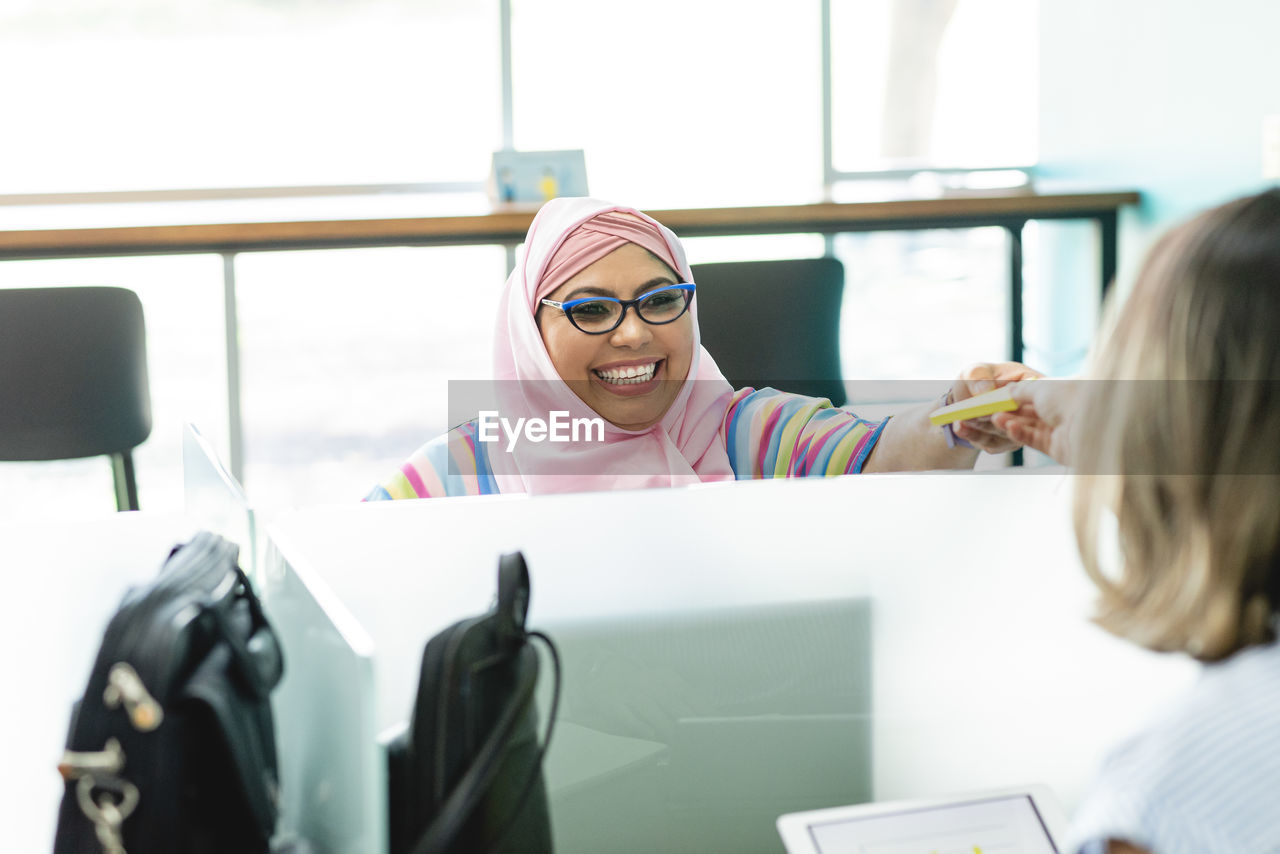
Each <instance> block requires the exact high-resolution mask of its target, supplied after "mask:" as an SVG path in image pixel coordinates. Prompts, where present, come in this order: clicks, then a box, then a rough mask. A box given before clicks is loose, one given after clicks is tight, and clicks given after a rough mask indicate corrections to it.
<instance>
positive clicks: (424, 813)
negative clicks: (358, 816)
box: [387, 552, 560, 854]
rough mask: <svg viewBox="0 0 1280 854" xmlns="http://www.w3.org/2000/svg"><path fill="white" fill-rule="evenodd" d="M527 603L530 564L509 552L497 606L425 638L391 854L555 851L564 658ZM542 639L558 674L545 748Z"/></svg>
mask: <svg viewBox="0 0 1280 854" xmlns="http://www.w3.org/2000/svg"><path fill="white" fill-rule="evenodd" d="M528 608H529V572H528V569H527V568H526V567H525V562H524V557H523V556H521V555H520V554H519V553H518V552H517V553H514V554H509V555H504V556H503V557H502V558H501V560H500V562H499V567H498V601H497V604H496V605H495V606H494V609H493V610H492V611H491V612H489V613H488V614H485V615H483V616H479V617H474V618H472V619H468V620H463V621H461V622H459V623H455V624H454V625H452V626H450V627H449V628H447V629H445V630H444V631H442V632H440V633H439V634H438V635H436V636H435V637H433V638H432V639H431V640H430V641H429V642H428V643H427V646H426V649H425V650H424V651H423V654H422V672H421V675H420V677H419V681H418V696H417V699H416V701H415V703H414V708H413V712H412V714H411V716H410V718H409V727H408V730H407V731H406V732H405V733H404V735H402V736H400V737H399V738H398V739H396V740H395V741H393V742H392V743H391V744H390V745H389V747H388V754H387V757H388V771H389V778H388V798H389V807H390V815H389V826H390V840H391V854H464V852H465V854H517V852H518V853H519V854H550V852H551V850H552V843H551V820H550V815H549V811H548V807H547V793H546V785H545V783H544V782H543V776H542V759H543V756H544V755H545V753H546V749H547V745H548V744H549V743H550V739H551V729H552V726H553V725H554V723H555V716H556V707H557V704H558V700H559V695H560V661H559V656H558V654H557V653H556V649H555V646H554V645H553V644H552V642H551V640H550V639H549V638H548V637H547V636H546V635H544V634H542V633H541V632H535V631H527V630H526V629H525V615H526V613H527V612H528ZM534 637H536V638H538V639H539V640H541V641H542V642H543V643H544V644H545V645H546V646H547V649H548V651H549V652H550V656H551V661H552V665H553V669H554V671H555V674H554V675H555V685H554V688H553V693H552V700H551V708H550V713H549V718H550V720H548V722H547V731H546V735H545V737H544V738H543V740H542V744H539V743H538V733H537V707H536V703H535V702H534V689H535V687H536V686H537V682H538V653H537V651H536V650H535V649H534V647H533V645H532V643H530V638H534Z"/></svg>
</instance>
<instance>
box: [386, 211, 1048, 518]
mask: <svg viewBox="0 0 1280 854" xmlns="http://www.w3.org/2000/svg"><path fill="white" fill-rule="evenodd" d="M696 292H697V285H696V283H695V282H693V276H692V272H691V271H690V268H689V263H688V261H687V260H686V258H685V253H684V248H683V247H682V246H681V244H680V241H679V240H678V239H677V238H676V236H675V234H673V233H672V232H671V231H670V230H669V229H667V228H666V227H665V226H663V225H661V224H660V223H658V222H657V221H655V220H653V219H652V218H650V217H648V216H646V215H645V214H643V213H641V212H639V211H637V210H635V209H633V208H625V207H620V206H617V205H611V204H609V203H607V202H601V201H598V200H595V199H585V198H574V199H555V200H553V201H551V202H548V203H547V204H546V205H545V206H544V207H543V208H542V209H541V210H540V211H539V212H538V215H537V216H536V217H535V218H534V221H533V224H532V225H531V226H530V228H529V234H528V237H527V239H526V241H525V254H524V258H523V260H522V262H521V263H520V264H519V265H517V267H516V269H515V270H514V271H513V272H512V274H511V276H510V278H509V279H508V280H507V286H506V290H505V291H504V293H503V296H502V301H501V304H500V307H499V311H498V323H497V329H496V334H495V339H494V380H495V382H494V388H493V390H492V395H491V396H492V399H494V400H496V401H497V405H496V407H497V408H496V409H484V410H482V411H481V412H480V413H479V417H476V418H472V419H471V420H468V421H466V422H465V423H463V424H461V425H459V426H457V427H455V428H454V429H453V430H450V431H449V433H447V434H446V435H444V436H441V437H439V438H437V439H434V440H432V441H431V442H428V443H427V444H426V445H424V446H423V447H422V448H421V449H419V450H418V451H417V452H416V453H415V454H414V455H413V456H412V457H411V458H410V459H409V460H408V461H407V462H406V463H405V464H404V465H402V466H401V467H400V470H399V471H398V472H396V473H395V474H394V475H393V476H392V477H390V478H389V479H388V480H386V481H385V482H384V483H382V484H381V485H379V486H378V487H376V488H375V489H374V490H373V492H372V493H371V494H370V495H369V496H368V498H369V499H370V500H377V499H387V498H426V497H438V496H449V495H476V494H486V493H495V492H501V493H522V492H523V493H542V492H579V491H586V490H592V489H619V488H647V487H660V486H678V485H685V484H693V483H699V482H705V481H722V480H734V479H745V478H760V477H793V476H808V475H835V474H852V473H857V472H861V471H863V470H864V468H865V469H866V470H885V469H891V468H921V469H923V468H967V467H969V466H972V465H973V462H974V460H975V459H976V457H977V450H976V449H975V447H976V448H981V449H984V450H990V451H1003V450H1007V449H1009V448H1010V447H1013V443H1012V442H1010V441H1009V439H1008V437H1007V436H1006V435H1005V434H1003V433H1002V432H1001V431H999V430H996V429H995V428H993V427H992V426H991V425H990V424H989V423H975V422H967V426H965V427H962V428H960V429H957V430H956V431H955V436H957V437H959V438H962V439H967V440H969V441H970V442H972V443H973V444H972V445H968V444H967V443H959V445H957V443H955V442H954V441H947V439H948V434H944V433H943V432H942V431H940V430H937V429H936V428H932V427H930V426H929V425H928V421H927V418H926V417H925V415H926V414H927V411H928V410H929V409H932V408H933V406H932V405H929V406H926V407H924V408H923V409H920V410H917V411H911V412H908V413H903V414H900V415H898V416H895V417H893V418H892V419H886V420H885V421H867V420H864V419H862V418H859V417H858V416H857V415H855V414H854V413H852V412H848V411H846V410H843V409H837V408H835V407H833V406H832V405H831V403H830V402H829V401H827V400H824V399H820V398H812V397H804V396H802V395H795V394H787V393H785V392H782V391H777V390H775V389H771V388H765V389H759V390H756V389H751V388H746V389H741V390H736V391H735V390H734V389H733V387H732V386H730V385H729V383H728V381H727V380H725V378H724V376H723V375H722V374H721V373H720V370H719V368H717V367H716V364H715V361H714V360H713V359H712V357H711V354H709V353H708V352H707V351H706V350H704V349H703V348H702V344H701V339H700V335H699V332H698V316H697V309H698V306H697V296H696ZM1032 374H1033V372H1031V371H1030V370H1029V369H1027V368H1025V367H1024V366H1022V365H1016V364H1006V365H979V366H975V367H974V368H972V369H970V370H969V371H967V372H966V373H965V374H963V375H962V376H961V377H960V378H959V379H958V380H957V381H956V383H955V384H954V385H953V386H952V390H951V393H950V395H949V396H950V397H953V398H954V399H955V400H961V399H964V398H967V397H969V396H971V395H972V394H975V393H978V392H981V391H985V390H986V389H988V388H990V387H991V386H992V385H999V384H1003V383H1005V382H1010V381H1013V380H1016V379H1022V378H1025V377H1027V376H1030V375H1032ZM592 420H594V423H598V424H600V427H601V429H600V430H599V431H594V430H587V431H583V432H582V433H578V432H576V431H569V432H567V433H566V432H561V433H559V434H557V433H556V432H555V431H552V430H550V429H549V427H548V426H547V425H553V424H557V423H559V424H577V423H586V422H588V421H592ZM503 424H505V425H516V427H515V428H514V429H507V430H505V432H504V431H502V430H498V429H496V425H503ZM529 425H534V426H535V428H537V429H535V430H534V431H533V433H532V434H530V431H529V429H528V428H529ZM538 425H541V427H539V426H538ZM500 434H501V436H500ZM499 439H503V441H499Z"/></svg>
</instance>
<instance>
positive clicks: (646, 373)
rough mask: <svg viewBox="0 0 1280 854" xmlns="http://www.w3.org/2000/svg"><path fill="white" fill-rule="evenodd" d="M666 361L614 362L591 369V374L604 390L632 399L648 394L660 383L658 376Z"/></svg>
mask: <svg viewBox="0 0 1280 854" xmlns="http://www.w3.org/2000/svg"><path fill="white" fill-rule="evenodd" d="M665 362H666V359H646V360H643V361H636V362H615V363H613V364H609V365H602V366H600V367H598V368H592V369H591V373H592V375H593V376H594V377H595V379H596V380H598V381H599V382H600V384H601V385H603V386H604V388H605V389H606V390H608V391H610V392H613V393H614V394H621V395H625V396H628V397H632V396H635V395H638V394H648V393H649V392H651V391H653V390H654V389H656V388H657V387H658V386H657V384H658V383H659V382H661V380H662V377H661V376H659V374H660V372H661V368H662V365H663V364H664V363H665Z"/></svg>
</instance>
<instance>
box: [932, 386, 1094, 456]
mask: <svg viewBox="0 0 1280 854" xmlns="http://www.w3.org/2000/svg"><path fill="white" fill-rule="evenodd" d="M1080 392H1081V382H1080V380H1042V381H1040V382H1034V383H1021V384H1019V385H1016V386H1014V387H1013V399H1014V400H1015V401H1017V402H1018V404H1019V406H1018V408H1017V409H1015V410H1014V411H1013V412H997V413H996V414H994V415H992V416H991V421H992V423H993V424H994V426H996V427H997V428H998V429H1001V430H1004V431H1005V432H1006V433H1007V434H1008V435H1009V437H1010V438H1012V439H1013V440H1014V441H1017V442H1020V443H1022V444H1024V445H1026V446H1027V447H1030V448H1035V449H1036V450H1037V451H1040V452H1041V453H1042V454H1048V455H1049V456H1050V457H1053V459H1054V460H1056V461H1057V462H1059V463H1061V464H1062V465H1071V460H1070V455H1071V452H1070V449H1071V426H1072V420H1073V416H1074V414H1075V412H1076V407H1077V403H1078V401H1079V397H1080ZM957 435H959V432H958V431H957Z"/></svg>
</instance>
